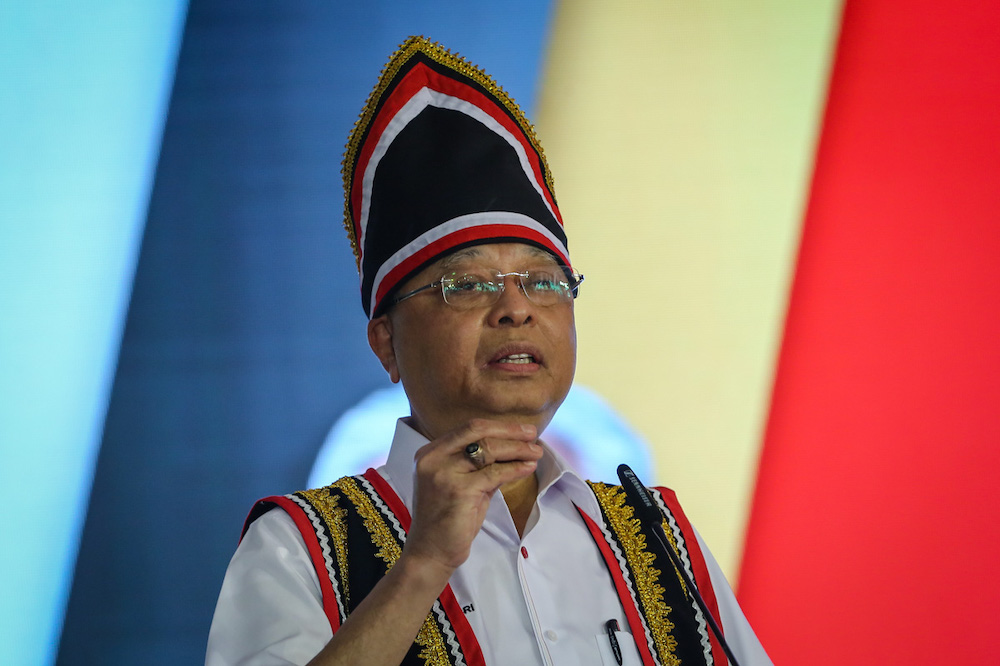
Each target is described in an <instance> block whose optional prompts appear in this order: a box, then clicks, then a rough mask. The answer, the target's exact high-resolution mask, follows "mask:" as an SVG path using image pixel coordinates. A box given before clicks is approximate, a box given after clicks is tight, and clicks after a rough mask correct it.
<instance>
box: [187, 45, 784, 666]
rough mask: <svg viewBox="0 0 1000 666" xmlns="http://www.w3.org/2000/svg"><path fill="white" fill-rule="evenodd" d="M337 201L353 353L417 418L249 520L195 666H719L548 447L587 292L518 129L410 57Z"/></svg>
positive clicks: (408, 53) (594, 498)
mask: <svg viewBox="0 0 1000 666" xmlns="http://www.w3.org/2000/svg"><path fill="white" fill-rule="evenodd" d="M344 181H345V194H346V198H347V204H346V219H347V228H348V234H349V236H350V237H351V240H352V245H353V246H354V248H355V252H356V256H357V258H358V267H359V271H360V274H361V285H362V299H363V303H364V306H365V309H366V312H367V313H368V314H369V317H370V322H369V325H368V340H369V343H370V345H371V348H372V350H373V351H374V352H375V354H376V356H377V357H378V359H379V360H380V362H381V363H382V366H383V367H384V368H385V370H386V372H387V373H388V374H389V377H390V379H391V380H392V381H393V382H399V381H401V382H402V383H403V386H404V389H405V391H406V394H407V398H408V400H409V403H410V415H409V417H408V418H404V419H401V420H400V422H399V423H398V425H397V429H396V434H395V436H394V438H393V442H392V448H391V450H390V454H389V459H388V461H387V463H386V465H385V466H383V467H382V468H380V469H379V470H369V471H368V472H366V473H365V474H363V475H359V476H357V477H347V478H344V479H341V480H339V481H337V482H336V483H334V484H332V485H331V486H328V487H327V488H322V489H317V490H310V491H303V492H300V493H295V494H293V495H288V496H284V497H272V498H268V499H266V500H262V501H261V502H260V503H258V504H257V506H255V507H254V510H253V511H252V512H251V515H250V517H249V518H248V520H247V526H246V527H245V534H244V538H243V540H242V542H241V544H240V547H239V549H238V550H237V552H236V555H235V556H234V557H233V561H232V562H231V564H230V567H229V570H228V572H227V575H226V580H225V581H224V583H223V588H222V592H221V594H220V598H219V604H218V607H217V609H216V616H215V620H214V621H213V625H212V631H211V636H210V639H209V648H208V658H207V663H208V664H211V665H215V664H237V663H239V664H304V663H310V664H317V665H319V664H399V663H407V664H410V663H413V664H470V665H474V664H518V665H520V664H573V665H576V664H595V665H597V664H622V665H625V664H681V663H683V664H685V665H687V664H697V663H700V664H724V663H727V662H726V657H725V655H724V653H723V651H722V649H721V645H720V643H719V642H718V641H717V639H716V638H715V637H713V636H712V635H711V633H710V631H709V628H708V626H707V623H706V618H705V616H704V614H703V613H702V611H701V610H700V609H699V608H698V606H697V604H695V603H694V600H693V596H692V591H691V590H689V589H688V585H689V583H688V582H687V581H685V579H684V578H683V576H682V575H681V572H680V571H679V570H677V569H676V567H674V565H672V564H671V562H670V560H669V559H667V558H666V557H665V553H664V552H658V551H657V547H656V546H654V545H653V539H652V532H651V531H650V529H649V526H648V525H643V524H641V523H640V522H639V521H638V520H637V519H636V518H635V517H634V510H633V507H631V506H629V504H628V503H627V502H626V500H625V496H624V494H623V493H622V492H621V490H620V489H618V488H617V487H613V486H606V485H604V484H588V483H586V482H584V481H583V480H582V479H580V478H579V477H578V476H576V475H575V474H574V473H573V472H572V470H570V469H569V467H568V465H566V463H565V461H563V460H561V459H560V458H559V457H558V456H557V455H556V454H555V453H554V452H552V451H551V450H549V449H547V448H546V447H545V445H544V444H543V443H542V441H541V440H540V439H539V434H540V433H542V431H543V430H544V429H545V426H546V425H547V424H548V423H549V421H550V420H551V418H552V416H553V414H554V413H555V411H556V410H557V409H558V407H559V405H560V403H561V402H562V400H563V399H564V398H565V396H566V393H567V392H568V391H569V388H570V384H571V383H572V380H573V373H574V369H575V364H576V332H575V324H574V317H573V300H574V298H575V297H576V295H577V292H578V289H579V286H580V282H581V281H582V279H583V278H582V276H580V275H578V274H577V273H575V272H574V270H573V269H572V267H571V263H570V261H569V253H568V250H567V247H566V236H565V233H564V231H563V226H562V220H561V218H560V215H559V211H558V207H557V206H556V201H555V197H554V195H553V193H552V182H551V177H550V175H549V171H548V166H547V164H546V162H545V159H544V156H543V154H542V151H541V148H540V146H539V145H538V142H537V139H536V137H535V136H534V133H533V131H532V129H531V126H530V125H529V124H528V122H527V120H526V119H525V118H524V116H523V114H522V113H521V111H520V109H518V108H517V106H516V105H515V104H514V103H513V101H511V100H510V99H509V98H508V97H507V96H506V95H505V94H504V93H503V91H502V90H501V89H500V88H499V87H498V86H497V85H496V84H495V83H494V82H493V81H492V80H491V79H490V78H489V77H488V76H487V75H486V74H485V73H483V72H482V71H480V70H478V69H476V68H475V67H473V66H471V65H469V64H468V63H467V62H465V61H464V60H462V59H460V58H458V57H457V56H455V55H453V54H451V53H450V52H448V51H445V50H444V49H442V48H441V47H440V46H438V45H436V44H433V43H431V42H429V41H427V40H425V39H423V38H411V39H410V40H408V41H407V42H405V43H404V44H403V45H402V46H401V47H400V50H399V51H397V53H396V54H394V55H393V57H392V58H391V59H390V61H389V64H388V65H387V67H386V69H385V70H384V71H383V74H382V76H381V78H380V81H379V84H378V85H377V86H376V88H375V90H374V91H373V93H372V95H371V97H370V98H369V100H368V102H367V104H366V105H365V109H364V111H363V112H362V115H361V118H360V120H359V122H358V124H357V125H356V126H355V129H354V131H353V132H352V135H351V139H350V141H349V143H348V148H347V155H346V157H345V160H344ZM654 496H655V498H656V502H657V504H658V506H659V508H660V510H661V511H662V512H663V514H664V515H665V516H666V518H667V524H668V532H669V535H670V536H669V538H670V541H671V542H672V543H671V547H672V548H673V549H675V550H676V552H677V553H678V554H679V555H680V556H681V562H682V564H681V566H682V567H683V568H684V569H686V570H687V571H686V573H687V574H688V575H689V577H692V578H693V579H694V581H695V583H694V584H695V585H696V586H697V588H698V589H699V590H701V593H702V595H703V596H705V597H706V600H707V601H708V607H709V610H710V612H711V613H712V614H713V615H714V616H716V617H717V619H718V620H719V621H720V623H721V624H722V626H723V629H724V633H725V637H726V639H727V641H728V642H729V643H730V644H731V645H732V646H733V649H734V650H735V652H736V654H737V656H738V658H739V659H740V663H742V664H743V666H747V664H768V663H770V662H769V660H768V659H767V656H766V654H765V653H764V651H763V649H762V648H761V647H760V644H759V642H757V640H756V638H755V636H754V635H753V632H752V630H751V629H750V628H749V626H748V625H747V623H746V620H745V618H744V617H743V615H742V613H741V612H740V610H739V607H738V605H737V604H736V602H735V599H733V596H732V592H731V591H730V590H729V587H728V585H727V584H726V583H725V581H724V579H723V578H722V575H721V572H720V571H719V570H718V566H717V565H716V564H715V562H714V560H712V558H711V556H710V554H708V553H707V550H705V549H704V546H703V544H701V543H700V540H699V539H698V537H697V535H696V534H695V533H694V531H693V529H692V528H691V527H690V525H689V524H688V523H687V520H686V519H685V518H684V515H683V513H682V512H681V510H680V507H679V506H678V505H677V503H676V500H675V498H674V497H673V494H672V493H670V491H667V490H666V489H657V490H656V491H655V493H654ZM274 508H277V509H280V510H271V509H274Z"/></svg>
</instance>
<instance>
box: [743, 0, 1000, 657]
mask: <svg viewBox="0 0 1000 666" xmlns="http://www.w3.org/2000/svg"><path fill="white" fill-rule="evenodd" d="M998 514H1000V3H997V2H985V1H984V2H959V3H955V2H942V1H930V0H924V1H922V2H921V1H917V2H901V1H890V0H870V1H866V2H852V1H850V0H848V2H847V3H846V5H845V8H844V16H843V23H842V28H841V35H840V41H839V45H838V50H837V54H836V60H835V64H834V69H833V74H832V79H831V83H830V92H829V99H828V103H827V110H826V117H825V119H824V126H823V132H822V137H821V140H820V144H819V148H818V152H817V157H816V168H815V174H814V180H813V184H812V192H811V195H810V203H809V207H808V210H807V213H806V219H805V224H804V228H803V237H802V243H801V249H800V256H799V264H798V267H797V272H796V277H795V282H794V286H793V289H792V295H791V301H790V306H789V313H788V320H787V323H786V330H785V339H784V343H783V347H782V351H781V354H780V359H779V363H778V369H777V376H776V380H775V387H774V395H773V402H772V408H771V415H770V420H769V423H768V428H767V432H766V437H765V443H764V449H763V453H762V458H761V469H760V476H759V480H758V487H757V490H756V495H755V498H754V503H753V508H752V513H751V519H750V523H749V527H748V535H747V543H746V552H745V555H744V560H743V566H742V570H741V576H740V586H739V587H740V589H739V591H740V599H741V601H742V603H743V605H744V608H745V610H746V612H747V615H748V616H749V617H750V619H751V621H752V622H753V624H754V625H755V627H756V629H757V631H758V634H759V635H760V637H761V639H762V641H763V642H764V644H765V647H767V649H768V651H769V652H770V653H771V656H772V657H773V658H774V660H775V662H776V663H779V664H811V665H812V664H834V663H836V664H843V663H850V664H888V663H947V664H952V663H963V664H987V663H988V664H996V663H1000V656H996V655H995V654H994V652H995V651H1000V648H995V647H994V646H995V645H996V643H997V638H998V636H1000V515H998Z"/></svg>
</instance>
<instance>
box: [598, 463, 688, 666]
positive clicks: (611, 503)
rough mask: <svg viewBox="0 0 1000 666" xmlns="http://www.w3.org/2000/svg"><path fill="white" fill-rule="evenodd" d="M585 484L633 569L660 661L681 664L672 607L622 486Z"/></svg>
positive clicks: (667, 664) (637, 591) (654, 557)
mask: <svg viewBox="0 0 1000 666" xmlns="http://www.w3.org/2000/svg"><path fill="white" fill-rule="evenodd" d="M588 483H589V484H590V487H591V488H592V489H593V491H594V494H595V495H596V496H597V501H598V503H599V504H600V505H601V509H602V510H603V511H604V515H605V516H607V519H608V525H609V527H610V528H611V530H612V532H613V533H614V535H615V537H616V538H617V539H618V543H619V544H620V545H621V547H622V552H623V553H624V555H625V560H626V562H628V564H629V567H630V568H631V569H632V575H633V578H634V583H635V589H636V593H637V594H638V595H639V599H640V601H641V602H642V606H643V608H645V609H646V612H645V614H644V615H645V618H646V624H647V626H648V627H649V633H650V634H652V636H653V642H654V643H655V644H656V651H657V652H658V653H659V655H660V662H661V663H662V664H663V666H680V663H681V660H680V658H679V657H678V656H677V654H676V652H677V639H676V638H675V637H674V636H673V634H671V633H670V632H671V631H673V629H674V623H673V622H672V621H671V620H670V619H669V618H668V617H667V616H668V615H670V613H671V612H672V610H673V609H671V608H670V606H668V605H667V604H666V602H665V601H664V600H663V595H664V592H665V590H664V589H663V586H662V585H660V584H659V582H658V581H659V578H660V571H659V570H658V569H656V568H655V567H654V566H653V562H654V561H655V560H656V555H654V554H653V553H652V552H651V551H650V550H648V549H647V547H646V535H644V534H642V533H641V532H640V531H639V530H640V523H639V519H638V518H635V517H633V514H634V513H635V511H634V510H633V508H632V507H631V506H629V505H628V504H626V503H625V492H624V491H623V490H622V489H621V488H619V487H616V486H609V485H607V484H604V483H595V482H591V481H588ZM636 638H637V639H638V638H639V637H636Z"/></svg>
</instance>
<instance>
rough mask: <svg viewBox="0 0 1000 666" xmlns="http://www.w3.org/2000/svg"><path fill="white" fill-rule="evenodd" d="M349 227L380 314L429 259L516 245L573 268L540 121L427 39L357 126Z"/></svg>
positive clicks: (349, 160)
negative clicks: (510, 243) (460, 251)
mask: <svg viewBox="0 0 1000 666" xmlns="http://www.w3.org/2000/svg"><path fill="white" fill-rule="evenodd" d="M343 174H344V194H345V205H344V226H345V227H346V228H347V233H348V236H349V237H350V239H351V247H352V248H353V249H354V256H355V258H356V259H357V262H358V271H359V273H360V274H361V299H362V303H363V305H364V307H365V311H366V312H367V314H368V316H369V317H374V316H377V315H379V314H381V309H382V307H383V304H384V303H386V302H387V300H386V299H387V297H388V296H390V295H391V294H392V293H393V292H394V291H395V290H396V289H397V287H399V286H400V285H401V284H402V283H403V282H405V281H406V280H407V279H408V278H409V277H410V276H412V275H414V274H415V273H417V272H418V271H420V270H421V269H422V268H423V267H424V266H427V265H428V264H430V263H431V262H433V261H435V260H437V259H439V258H440V257H442V256H444V255H445V254H448V253H450V252H453V251H454V250H457V249H459V248H462V247H468V246H470V245H478V244H482V243H497V242H505V241H515V242H522V243H529V244H531V245H535V246H538V247H540V248H542V249H544V250H547V251H549V252H551V253H552V254H553V255H554V256H555V257H556V259H557V261H559V262H560V263H562V264H564V265H566V266H569V265H570V261H569V252H568V251H567V249H566V234H565V233H564V232H563V225H562V217H561V216H560V215H559V208H558V207H557V206H556V199H555V196H554V195H553V190H552V176H551V175H550V173H549V167H548V164H547V163H546V161H545V156H544V154H543V153H542V148H541V146H540V145H539V144H538V139H537V138H536V137H535V132H534V129H533V128H532V126H531V124H530V123H529V122H528V119H527V118H525V116H524V113H522V111H521V109H520V108H518V106H517V104H515V103H514V101H513V100H512V99H511V98H510V97H509V96H508V95H507V94H506V93H505V92H504V91H503V90H502V89H501V88H500V86H498V85H497V84H496V83H495V82H494V81H493V79H491V78H490V77H489V75H487V74H486V73H485V72H483V71H482V70H481V69H479V68H478V67H476V66H474V65H472V64H470V63H468V62H467V61H466V60H464V59H463V58H461V57H459V56H458V55H455V54H453V53H451V52H450V51H448V50H446V49H444V48H443V47H442V46H440V45H439V44H436V43H434V42H431V41H429V40H428V39H426V38H424V37H410V38H409V39H408V40H406V41H405V42H403V44H402V45H401V46H400V47H399V50H397V51H396V52H395V53H394V54H393V55H392V57H391V58H390V59H389V63H388V64H387V65H386V66H385V69H384V70H382V74H381V76H380V77H379V82H378V85H377V86H375V89H374V90H373V91H372V93H371V95H369V97H368V101H367V102H366V103H365V107H364V109H363V110H362V112H361V117H360V118H359V119H358V121H357V123H355V125H354V129H353V130H352V131H351V136H350V139H349V140H348V143H347V152H346V154H345V155H344V162H343Z"/></svg>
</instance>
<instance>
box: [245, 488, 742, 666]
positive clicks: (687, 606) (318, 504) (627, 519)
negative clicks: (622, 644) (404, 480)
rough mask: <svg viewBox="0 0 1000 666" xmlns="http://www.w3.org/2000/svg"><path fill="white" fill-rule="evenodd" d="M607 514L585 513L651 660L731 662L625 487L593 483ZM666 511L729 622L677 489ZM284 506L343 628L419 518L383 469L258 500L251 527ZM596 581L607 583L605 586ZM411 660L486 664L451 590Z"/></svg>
mask: <svg viewBox="0 0 1000 666" xmlns="http://www.w3.org/2000/svg"><path fill="white" fill-rule="evenodd" d="M588 485H589V486H590V488H591V490H592V491H593V492H594V495H595V496H596V498H597V502H598V504H599V505H600V507H601V515H600V516H589V515H587V514H586V513H585V512H584V511H583V510H582V509H580V508H579V507H577V510H578V511H579V512H580V517H581V521H582V522H583V524H585V525H586V527H587V529H588V530H589V531H590V534H591V536H592V537H593V539H594V542H595V545H596V547H597V548H598V549H599V550H600V552H601V555H602V556H603V558H604V562H605V564H606V565H607V567H608V572H609V574H610V576H611V580H612V582H613V584H614V586H615V590H616V591H617V593H618V596H619V598H620V599H621V602H622V607H623V608H624V610H625V616H626V618H627V619H628V624H629V630H630V631H631V633H632V636H633V637H634V638H635V642H636V646H637V648H638V650H639V655H640V656H641V657H642V661H643V664H646V665H647V666H656V665H660V666H678V665H680V664H683V665H684V666H690V665H694V664H698V665H705V666H716V665H719V666H722V665H726V664H727V661H726V658H725V654H724V653H723V651H722V649H721V647H720V646H719V644H718V643H717V642H716V640H715V638H714V637H713V636H711V632H710V630H709V629H708V626H707V623H706V621H705V618H704V615H703V614H702V612H701V610H700V609H699V608H698V606H697V604H696V603H695V601H694V599H693V597H692V596H691V595H690V593H689V592H688V590H687V586H686V584H685V583H684V582H683V579H682V578H681V577H680V574H679V573H678V572H677V571H676V569H675V568H674V566H673V565H672V564H671V562H670V560H669V559H668V558H667V556H666V554H665V553H662V552H659V551H660V546H659V543H658V542H657V541H656V539H655V537H654V536H653V534H652V532H651V531H650V530H649V529H647V528H646V527H645V526H643V525H641V524H640V522H639V520H638V519H636V518H635V517H634V516H633V514H634V510H633V508H632V506H630V505H629V503H628V500H627V498H626V496H625V493H624V491H622V489H621V488H620V487H619V486H611V485H606V484H603V483H593V482H588ZM651 490H652V493H653V496H654V498H655V499H656V501H657V503H658V504H659V507H660V511H661V512H662V513H663V515H664V522H663V528H664V532H665V533H666V535H667V539H668V540H669V541H670V543H671V545H672V546H673V548H674V549H675V551H676V552H677V553H678V555H679V556H680V561H681V563H682V564H683V566H684V568H685V569H686V572H687V574H688V576H689V578H691V579H692V580H694V581H695V584H696V585H697V586H698V589H699V590H700V591H701V594H702V596H703V598H704V599H705V602H706V604H707V606H708V608H709V610H710V611H711V612H712V614H713V615H714V616H715V618H716V620H717V621H718V622H719V624H720V625H721V624H722V622H721V619H720V618H719V610H718V604H717V602H716V598H715V593H714V590H713V589H712V584H711V580H710V577H709V574H708V568H707V566H706V564H705V559H704V557H703V555H702V553H701V549H700V548H699V546H698V542H697V539H696V537H695V534H694V530H693V529H692V528H691V525H690V523H688V521H687V518H686V517H685V516H684V513H683V511H681V508H680V505H679V504H678V503H677V498H676V496H675V495H674V493H673V491H671V490H669V489H667V488H653V489H651ZM275 506H280V507H281V508H282V509H284V510H285V511H286V512H287V513H288V514H289V515H290V516H291V517H292V520H293V521H294V522H295V524H296V526H297V527H298V528H299V531H300V532H301V533H302V536H303V538H304V539H305V543H306V547H307V548H308V551H309V555H310V558H311V559H312V562H313V566H314V567H315V569H316V573H317V575H318V577H319V581H320V587H321V589H322V592H323V608H324V611H325V612H326V616H327V618H328V619H329V621H330V627H331V629H332V630H333V632H334V633H336V631H337V629H338V628H339V627H340V625H341V623H343V622H344V621H345V620H346V619H347V616H348V615H350V613H351V612H352V611H353V610H354V609H355V608H356V607H357V606H358V604H359V603H361V600H362V599H364V598H365V596H367V594H368V593H369V592H370V591H371V590H372V588H373V587H375V585H376V584H377V583H378V581H379V580H381V578H382V576H384V575H385V573H386V572H387V571H388V570H389V568H390V567H392V565H393V564H394V563H395V562H396V560H397V559H398V558H399V556H400V553H401V552H402V548H403V543H404V542H405V541H406V533H407V531H408V530H409V527H410V514H409V511H408V510H407V508H406V506H405V505H404V504H403V502H402V500H400V498H399V496H398V495H396V493H395V491H393V490H392V488H391V487H390V486H389V484H388V483H387V482H386V481H385V479H383V478H382V477H381V476H380V475H379V474H378V472H376V471H375V470H373V469H369V470H368V471H367V472H365V473H364V474H363V475H359V476H349V477H344V478H342V479H340V480H339V481H337V482H336V483H333V484H331V485H329V486H326V487H325V488H318V489H315V490H305V491H300V492H296V493H293V494H291V495H285V496H278V497H268V498H265V499H262V500H260V501H259V502H257V504H256V505H254V508H253V509H252V510H251V512H250V515H249V516H248V517H247V521H246V524H245V525H244V528H243V530H244V532H246V529H247V528H248V527H249V526H250V523H252V522H253V521H254V520H255V519H256V518H257V517H259V516H260V515H262V514H263V513H265V512H266V511H268V510H269V509H271V508H273V507H275ZM596 584H601V583H600V582H598V583H596ZM402 663H403V664H414V665H416V664H419V665H422V666H446V665H448V666H461V665H468V666H486V661H485V659H484V657H483V653H482V650H481V649H480V647H479V643H478V641H477V640H476V636H475V634H474V633H473V631H472V628H471V626H470V625H469V623H468V621H467V620H466V618H465V614H464V613H463V612H462V609H461V607H460V606H459V604H458V601H457V600H456V598H455V595H454V593H453V592H452V590H451V586H450V585H449V586H446V587H445V589H444V591H443V592H442V593H441V595H440V596H439V597H438V599H437V601H436V602H435V603H434V606H433V607H432V608H431V611H430V612H429V613H428V615H427V618H426V619H425V620H424V624H423V626H422V627H421V628H420V631H419V632H418V633H417V637H416V639H415V640H414V642H413V645H412V646H411V648H410V650H409V652H408V653H407V655H406V657H405V659H404V660H403V662H402Z"/></svg>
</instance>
